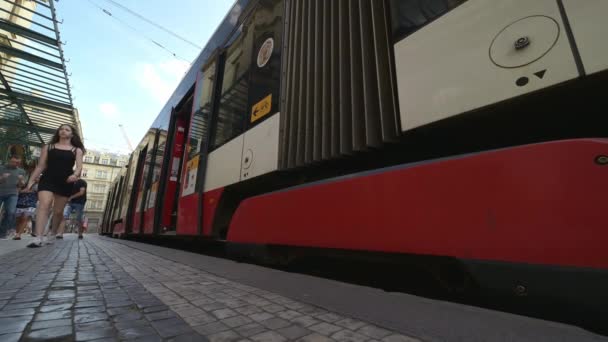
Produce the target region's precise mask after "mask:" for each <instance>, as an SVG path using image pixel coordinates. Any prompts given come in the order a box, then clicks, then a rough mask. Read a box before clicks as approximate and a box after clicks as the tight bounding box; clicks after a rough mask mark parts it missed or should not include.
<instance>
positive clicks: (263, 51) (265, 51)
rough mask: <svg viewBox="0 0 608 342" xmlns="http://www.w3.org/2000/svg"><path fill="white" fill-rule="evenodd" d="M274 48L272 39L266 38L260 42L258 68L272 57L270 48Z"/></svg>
mask: <svg viewBox="0 0 608 342" xmlns="http://www.w3.org/2000/svg"><path fill="white" fill-rule="evenodd" d="M273 49H274V39H272V38H268V39H266V40H265V41H264V44H262V47H261V48H260V51H259V52H258V68H263V67H264V66H265V65H266V63H268V61H269V60H270V57H272V50H273Z"/></svg>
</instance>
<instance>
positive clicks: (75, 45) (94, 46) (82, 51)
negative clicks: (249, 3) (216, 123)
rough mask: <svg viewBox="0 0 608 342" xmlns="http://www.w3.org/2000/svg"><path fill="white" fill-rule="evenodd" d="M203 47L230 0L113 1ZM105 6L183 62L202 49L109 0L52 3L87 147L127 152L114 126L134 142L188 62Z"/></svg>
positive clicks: (70, 0) (74, 0)
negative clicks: (60, 23)
mask: <svg viewBox="0 0 608 342" xmlns="http://www.w3.org/2000/svg"><path fill="white" fill-rule="evenodd" d="M115 1H117V2H119V3H121V4H122V5H124V6H126V7H128V8H130V9H131V10H134V11H136V12H138V13H139V14H141V15H143V16H144V17H146V18H148V19H151V20H153V21H155V22H156V23H158V24H160V25H162V26H164V27H166V28H168V29H170V30H172V31H173V32H176V33H178V34H179V35H181V36H182V37H185V38H186V39H188V40H190V41H192V42H194V43H196V44H197V45H199V46H204V45H205V44H206V42H207V40H208V39H209V38H210V37H211V34H213V31H215V29H216V28H217V26H218V25H219V23H220V22H221V20H222V19H223V18H224V16H225V15H226V13H227V12H228V10H229V9H230V7H231V6H232V4H233V3H234V1H233V0H216V1H210V0H180V1H167V0H115ZM91 2H93V3H96V4H97V5H99V6H100V7H102V8H105V9H106V10H109V11H110V12H111V13H112V15H113V16H115V17H118V18H121V19H122V20H123V21H126V22H128V23H129V24H130V25H131V26H134V27H136V28H137V29H138V30H139V31H140V32H143V33H144V34H145V35H147V36H149V37H152V38H153V39H154V40H156V41H157V42H159V43H161V44H163V45H164V46H166V47H167V48H168V49H169V50H171V51H173V52H175V53H176V54H177V55H178V56H180V57H182V58H183V59H185V60H187V61H192V60H194V59H195V58H196V56H198V54H199V52H200V50H199V49H196V48H194V47H192V46H191V45H189V44H187V43H185V42H182V41H180V40H179V39H177V38H175V37H173V36H171V35H169V34H168V33H165V32H163V31H162V30H159V29H157V28H155V27H154V26H152V25H150V24H148V23H146V22H144V21H142V20H140V19H138V18H136V17H134V16H132V15H131V14H129V13H127V12H125V11H124V10H121V9H120V8H118V7H115V6H114V5H112V4H111V2H109V1H107V0H60V1H58V2H56V8H57V16H58V18H59V20H62V19H63V24H62V25H60V28H59V29H60V32H61V40H62V41H63V42H66V45H65V46H64V53H65V57H66V59H68V60H69V62H68V64H67V68H68V73H71V76H70V83H71V85H72V86H73V91H72V96H73V97H74V105H75V106H76V107H77V108H78V110H79V112H80V119H81V122H82V126H83V131H84V136H85V146H86V147H87V148H93V149H106V150H111V151H115V152H119V151H122V152H127V151H128V147H127V144H126V142H125V140H124V139H123V137H122V133H121V132H120V129H119V127H118V125H119V124H122V125H124V127H125V129H126V130H127V134H128V135H129V138H130V139H131V142H132V144H133V145H134V146H135V145H137V143H138V142H139V140H140V139H141V138H142V137H143V134H144V133H145V131H146V130H147V129H148V127H149V126H150V125H151V124H152V121H153V120H154V118H155V117H156V115H157V114H158V113H159V111H160V110H161V108H162V107H163V105H164V104H165V102H166V100H167V99H168V98H169V96H170V95H171V93H172V92H173V90H174V89H175V87H176V86H177V84H179V81H180V80H181V78H182V77H183V75H184V74H185V72H186V71H187V69H188V68H189V63H188V62H185V61H183V60H179V59H176V58H174V57H172V56H171V55H170V54H169V53H168V52H166V51H164V50H162V49H161V48H159V47H157V46H156V45H154V44H153V43H151V42H150V41H148V40H146V39H145V38H143V37H142V36H141V35H140V34H137V33H135V32H133V31H132V30H130V29H129V28H127V27H125V26H123V25H122V24H120V23H119V22H117V21H116V20H114V19H112V18H111V17H110V16H108V15H107V14H104V13H103V12H102V11H100V10H99V9H98V8H96V7H95V6H93V5H92V4H91Z"/></svg>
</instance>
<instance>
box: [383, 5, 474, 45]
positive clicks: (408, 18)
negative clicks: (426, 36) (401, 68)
mask: <svg viewBox="0 0 608 342" xmlns="http://www.w3.org/2000/svg"><path fill="white" fill-rule="evenodd" d="M465 1H466V0H390V6H391V7H390V8H391V21H392V29H393V39H394V40H395V41H396V42H397V41H399V40H401V39H403V38H405V37H407V36H409V35H410V34H412V33H414V32H416V31H417V30H419V29H420V28H422V27H423V26H425V25H427V24H428V23H430V22H432V21H433V20H435V19H437V18H439V17H440V16H442V15H444V14H446V13H447V12H449V11H451V10H452V9H454V8H456V7H457V6H459V5H460V4H462V3H463V2H465Z"/></svg>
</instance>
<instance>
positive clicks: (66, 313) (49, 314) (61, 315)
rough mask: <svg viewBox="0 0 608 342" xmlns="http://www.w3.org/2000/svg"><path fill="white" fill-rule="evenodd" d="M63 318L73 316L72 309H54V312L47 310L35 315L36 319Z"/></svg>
mask: <svg viewBox="0 0 608 342" xmlns="http://www.w3.org/2000/svg"><path fill="white" fill-rule="evenodd" d="M63 318H72V312H71V311H53V312H45V313H39V314H37V315H36V316H35V317H34V320H36V321H47V320H52V319H63Z"/></svg>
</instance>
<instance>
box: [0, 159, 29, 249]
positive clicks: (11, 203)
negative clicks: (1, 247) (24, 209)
mask: <svg viewBox="0 0 608 342" xmlns="http://www.w3.org/2000/svg"><path fill="white" fill-rule="evenodd" d="M20 159H21V158H20V157H19V156H17V155H11V156H10V157H9V160H8V162H7V164H6V165H0V206H2V205H3V206H4V215H3V217H2V219H1V220H0V239H6V237H7V233H8V231H9V229H13V228H14V227H15V211H16V210H17V194H18V187H19V186H23V184H24V181H25V170H23V169H22V168H20V167H19V163H20Z"/></svg>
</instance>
